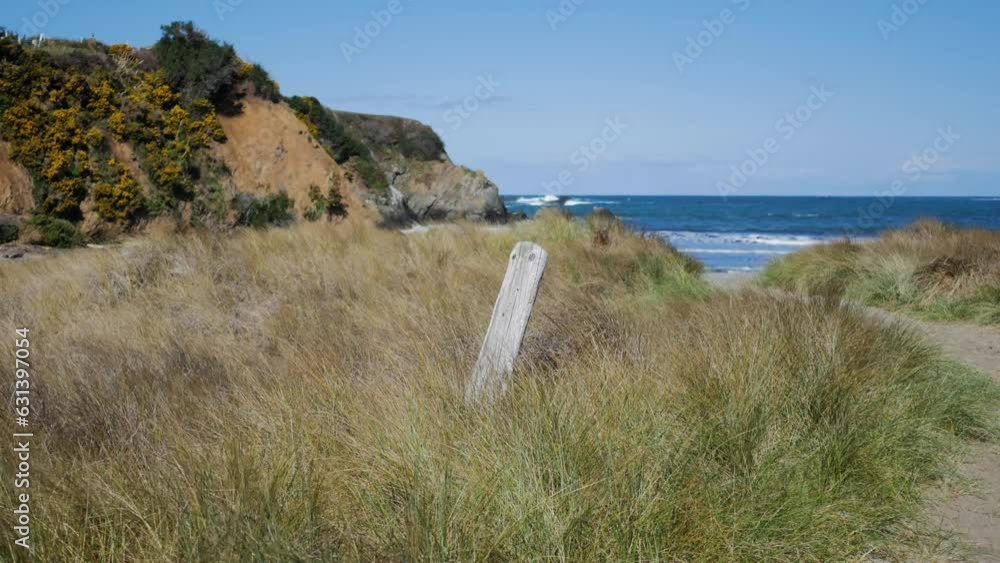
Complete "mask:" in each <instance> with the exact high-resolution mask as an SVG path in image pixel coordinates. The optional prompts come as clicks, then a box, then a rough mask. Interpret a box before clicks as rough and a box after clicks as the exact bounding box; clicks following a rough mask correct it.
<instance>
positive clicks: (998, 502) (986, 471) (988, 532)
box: [706, 273, 1000, 562]
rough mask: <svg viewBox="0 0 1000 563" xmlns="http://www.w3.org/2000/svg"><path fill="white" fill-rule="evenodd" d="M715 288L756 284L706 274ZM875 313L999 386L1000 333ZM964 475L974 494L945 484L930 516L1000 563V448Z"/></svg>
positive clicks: (973, 451)
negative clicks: (906, 327) (922, 337)
mask: <svg viewBox="0 0 1000 563" xmlns="http://www.w3.org/2000/svg"><path fill="white" fill-rule="evenodd" d="M706 279H707V280H708V281H709V282H710V283H712V284H713V285H715V286H717V287H720V288H723V289H727V290H733V289H739V288H741V287H743V286H745V285H747V284H749V283H750V282H751V281H752V280H753V275H752V274H744V273H727V274H717V273H712V274H707V275H706ZM869 310H870V311H871V312H872V314H873V315H875V316H877V317H880V318H885V319H892V320H900V321H902V322H904V323H906V324H909V325H910V326H912V327H914V328H915V329H916V330H918V331H920V332H922V333H924V334H925V335H926V336H927V338H928V339H929V340H930V341H932V342H935V343H937V344H938V345H939V346H941V348H942V349H943V350H944V351H945V353H946V354H948V355H950V356H951V357H953V358H955V359H957V360H959V361H961V362H963V363H965V364H966V365H969V366H972V367H974V368H977V369H979V370H981V371H982V372H984V373H986V374H988V375H989V376H990V377H992V378H993V379H995V380H996V381H998V382H1000V330H998V329H995V328H991V327H983V326H978V325H972V324H965V323H935V322H927V321H919V320H914V319H910V318H906V317H901V316H899V315H895V314H893V313H889V312H886V311H882V310H879V309H869ZM961 473H962V476H963V477H965V478H967V479H970V480H971V481H973V483H974V490H973V491H971V492H970V491H968V490H965V489H967V487H959V489H961V490H959V491H957V492H951V491H949V490H948V487H947V484H945V487H943V488H942V491H941V494H940V495H939V497H940V498H937V499H936V500H935V501H933V502H932V504H931V506H930V507H929V509H928V510H929V514H930V517H931V519H932V521H933V522H936V523H937V524H938V525H940V527H941V529H943V530H945V531H948V532H955V533H957V534H960V535H961V536H963V537H964V538H965V539H966V540H967V542H968V543H969V544H970V546H971V547H972V549H973V550H974V553H973V554H972V557H974V558H975V560H976V561H992V562H1000V448H997V447H996V446H991V445H983V444H977V445H974V446H973V447H972V448H970V450H969V451H968V452H967V455H966V456H965V459H964V461H963V462H962V464H961Z"/></svg>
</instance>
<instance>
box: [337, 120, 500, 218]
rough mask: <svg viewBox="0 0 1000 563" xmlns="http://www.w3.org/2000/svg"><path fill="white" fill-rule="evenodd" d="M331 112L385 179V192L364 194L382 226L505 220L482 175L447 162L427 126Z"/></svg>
mask: <svg viewBox="0 0 1000 563" xmlns="http://www.w3.org/2000/svg"><path fill="white" fill-rule="evenodd" d="M332 113H333V115H334V116H335V117H336V118H337V120H338V121H340V123H341V124H342V125H344V127H345V129H347V131H349V132H350V133H351V134H352V135H353V136H354V137H355V138H357V139H358V140H360V141H361V142H362V143H363V144H364V145H365V146H366V147H368V149H369V150H370V151H371V153H372V156H373V157H374V159H375V162H377V163H378V165H379V167H380V168H381V169H382V172H384V173H385V174H386V177H387V179H388V181H389V190H388V193H382V194H380V193H369V194H368V200H369V202H370V204H371V205H373V206H375V207H377V208H378V209H379V210H380V212H381V214H382V217H383V220H384V221H385V222H387V223H397V224H399V223H408V222H413V221H452V220H459V219H467V220H473V221H504V220H506V218H507V209H506V207H504V204H503V200H502V199H501V198H500V193H499V190H498V189H497V186H496V184H494V183H493V182H492V181H491V180H490V179H489V178H487V177H486V174H485V173H484V172H481V171H474V170H470V169H469V168H466V167H464V166H459V165H456V164H455V163H453V162H452V161H451V159H450V158H449V157H448V154H447V152H445V149H444V143H443V142H442V141H441V138H440V137H438V135H437V134H436V133H434V131H433V130H432V129H431V128H430V127H428V126H427V125H424V124H423V123H420V122H418V121H414V120H412V119H405V118H401V117H390V116H382V115H367V114H359V113H348V112H338V111H334V112H332Z"/></svg>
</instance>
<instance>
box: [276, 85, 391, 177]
mask: <svg viewBox="0 0 1000 563" xmlns="http://www.w3.org/2000/svg"><path fill="white" fill-rule="evenodd" d="M287 102H288V105H289V106H291V108H292V109H293V110H295V113H296V115H298V117H299V119H301V120H302V121H303V122H304V123H305V124H306V126H308V127H309V133H310V134H311V135H312V136H313V138H315V139H316V140H317V141H318V142H319V143H320V144H322V145H323V147H324V148H325V149H326V151H327V152H328V153H330V156H331V157H333V159H334V160H335V161H337V164H346V165H348V166H349V167H350V168H351V169H352V170H354V171H355V172H357V174H358V175H359V176H360V177H361V180H362V181H363V182H364V183H365V185H366V186H368V187H369V188H371V189H372V190H374V191H376V192H385V191H387V190H388V189H389V181H388V180H387V179H386V177H385V173H384V172H382V170H381V169H380V168H379V167H378V164H376V163H375V160H374V159H373V158H372V154H371V151H370V150H369V149H368V147H367V146H365V144H364V143H363V142H361V141H360V140H359V139H358V138H357V137H355V136H354V135H352V134H351V133H350V132H349V131H348V130H347V129H345V128H344V126H343V125H341V124H340V122H339V121H338V120H337V118H335V117H334V116H333V113H331V112H330V110H328V109H327V108H325V107H324V106H323V104H321V103H320V102H319V100H317V99H316V98H313V97H301V96H294V97H291V98H288V99H287Z"/></svg>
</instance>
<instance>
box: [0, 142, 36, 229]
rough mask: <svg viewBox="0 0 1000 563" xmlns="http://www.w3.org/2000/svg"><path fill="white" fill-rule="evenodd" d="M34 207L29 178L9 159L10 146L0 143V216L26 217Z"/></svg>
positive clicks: (23, 170) (25, 172)
mask: <svg viewBox="0 0 1000 563" xmlns="http://www.w3.org/2000/svg"><path fill="white" fill-rule="evenodd" d="M34 207H35V200H34V198H32V196H31V176H29V175H28V172H27V171H26V170H25V169H24V168H22V167H21V166H20V165H18V164H17V163H16V162H14V161H12V160H11V159H10V145H8V144H7V143H4V142H0V215H27V214H28V213H31V210H32V209H34Z"/></svg>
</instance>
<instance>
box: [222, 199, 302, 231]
mask: <svg viewBox="0 0 1000 563" xmlns="http://www.w3.org/2000/svg"><path fill="white" fill-rule="evenodd" d="M293 206H294V202H293V201H292V199H291V198H289V197H288V194H287V193H285V192H279V193H277V194H272V195H269V196H265V197H263V198H260V197H256V196H252V195H249V194H239V195H237V196H236V197H235V198H234V199H233V207H234V208H235V209H236V215H237V224H239V225H242V226H244V227H254V228H258V229H260V228H264V227H267V226H271V225H274V226H279V227H280V226H285V225H288V224H290V223H291V222H292V221H293V220H294V219H295V217H294V216H293V215H292V207H293Z"/></svg>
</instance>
